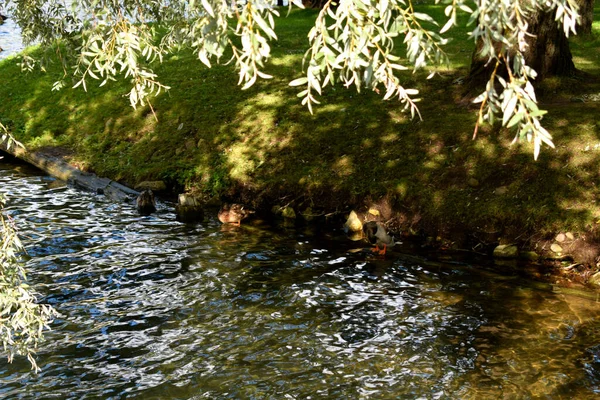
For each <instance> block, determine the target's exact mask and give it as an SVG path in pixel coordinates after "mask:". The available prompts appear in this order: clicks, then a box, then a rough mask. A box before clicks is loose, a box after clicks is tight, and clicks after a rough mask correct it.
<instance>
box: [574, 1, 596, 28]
mask: <svg viewBox="0 0 600 400" xmlns="http://www.w3.org/2000/svg"><path fill="white" fill-rule="evenodd" d="M577 5H579V14H580V15H581V22H580V23H579V24H577V35H581V36H587V35H590V34H591V33H592V23H593V22H594V0H577Z"/></svg>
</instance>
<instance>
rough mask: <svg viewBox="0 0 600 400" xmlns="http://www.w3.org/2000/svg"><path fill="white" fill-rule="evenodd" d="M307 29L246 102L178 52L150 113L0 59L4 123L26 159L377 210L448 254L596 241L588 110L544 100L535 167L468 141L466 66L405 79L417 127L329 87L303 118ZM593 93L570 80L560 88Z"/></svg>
mask: <svg viewBox="0 0 600 400" xmlns="http://www.w3.org/2000/svg"><path fill="white" fill-rule="evenodd" d="M308 13H313V14H314V11H313V10H310V11H308ZM306 20H307V18H304V17H303V14H302V13H293V14H292V15H291V16H290V17H289V18H287V19H286V20H285V21H286V22H285V23H284V22H283V21H282V23H281V29H280V30H279V31H278V34H279V36H280V40H279V41H278V42H277V43H276V44H274V47H273V60H272V62H271V64H270V65H269V67H268V71H267V72H269V73H271V74H273V75H274V76H275V78H274V79H272V80H268V81H262V82H259V83H257V84H256V85H255V86H254V87H253V88H251V89H249V90H247V91H241V90H240V89H239V87H238V86H236V81H237V77H236V74H235V71H234V70H233V69H232V68H230V67H226V66H217V67H214V68H212V69H206V68H203V67H202V66H200V63H199V62H198V61H197V60H196V59H195V57H194V56H193V55H192V54H190V53H186V52H181V53H179V54H175V55H172V56H171V57H170V58H168V59H166V60H165V62H164V63H163V64H162V65H159V66H157V67H156V71H157V73H158V74H159V77H161V79H163V82H164V83H165V84H166V85H169V86H171V87H172V89H171V91H170V92H168V93H165V94H162V95H161V96H159V97H158V98H156V99H154V101H153V110H151V109H150V108H149V107H148V106H145V107H140V108H138V109H137V110H133V109H131V108H130V107H129V105H128V102H127V99H126V98H125V97H124V96H123V95H124V94H125V93H126V89H125V88H126V85H125V84H124V83H113V84H111V85H112V86H110V87H108V88H96V87H92V86H91V84H92V83H94V82H91V83H90V86H89V87H88V93H84V92H83V91H81V90H64V91H61V92H59V93H55V92H51V90H50V89H51V85H52V82H53V81H54V80H55V79H57V77H58V76H60V75H59V71H58V70H57V71H50V73H48V74H45V75H40V74H31V75H21V74H20V73H19V72H18V67H17V66H16V63H15V62H14V61H5V62H3V63H2V64H0V70H1V73H2V75H3V76H6V77H8V78H7V79H6V80H5V81H4V85H3V87H2V88H0V96H1V97H2V98H3V99H4V101H3V104H2V105H0V112H1V114H2V116H3V118H4V119H3V121H5V122H6V121H7V122H9V125H11V127H12V129H13V131H14V132H15V133H16V134H17V137H18V138H19V139H20V140H23V141H24V142H26V143H27V144H28V145H29V146H30V147H42V146H45V145H49V146H56V145H59V146H67V147H69V148H71V149H72V150H73V151H74V161H76V162H78V163H79V164H80V165H83V166H85V167H87V168H89V169H91V170H93V171H94V172H96V173H97V174H99V175H103V176H107V177H110V178H112V179H116V180H120V181H122V182H123V183H126V184H129V185H135V184H136V183H138V182H140V181H144V180H153V179H162V180H165V181H166V182H168V183H169V185H170V186H171V187H173V188H174V190H193V191H198V192H201V193H205V194H206V196H213V195H217V196H226V197H229V198H234V199H235V198H237V199H238V200H241V201H245V202H248V203H252V205H253V206H255V207H257V208H259V209H260V208H262V209H267V210H270V209H271V206H272V205H274V204H277V205H290V206H292V207H294V208H295V209H296V211H300V212H302V211H304V210H306V209H307V208H310V209H311V210H313V211H316V212H317V213H319V212H320V213H325V212H331V211H340V212H346V211H348V210H350V209H352V208H354V209H361V210H363V211H364V210H366V208H367V207H368V206H370V205H373V204H376V205H378V206H380V208H381V210H382V214H383V217H384V218H386V219H390V218H393V219H395V220H396V222H395V224H393V225H394V226H395V227H396V228H398V229H400V230H402V231H404V232H418V233H422V234H424V235H428V236H433V237H436V236H441V237H442V238H444V239H446V240H447V241H449V242H454V243H455V245H456V246H459V247H461V246H472V245H474V244H476V243H481V242H483V243H487V242H489V243H498V242H500V241H503V242H511V241H517V242H525V243H527V242H533V241H536V240H539V239H543V238H546V239H549V238H551V237H553V235H555V234H556V233H557V232H559V231H568V230H572V231H574V232H576V233H580V234H581V235H582V237H583V235H588V236H586V237H585V238H587V239H586V240H592V239H593V240H595V236H594V235H595V234H593V235H592V236H589V234H590V232H594V231H595V228H594V227H595V224H596V222H597V221H598V220H600V208H599V207H598V205H597V204H596V202H595V198H596V196H597V195H598V188H597V186H596V182H598V177H599V176H598V175H599V171H598V168H597V165H598V163H599V162H600V137H599V133H598V123H597V122H596V119H595V115H596V113H597V111H598V106H597V105H598V103H575V102H569V103H568V104H561V105H560V106H555V105H552V104H550V105H549V108H550V109H551V113H550V114H549V116H548V117H547V118H546V119H545V121H546V124H547V125H546V126H547V128H548V129H549V130H550V132H551V133H552V134H553V136H554V140H555V143H556V145H557V148H556V149H555V150H554V149H549V148H545V149H544V150H543V151H542V154H541V156H540V159H539V160H538V161H534V160H533V156H532V149H531V146H530V145H528V144H526V143H525V144H517V145H513V146H510V141H511V140H512V137H510V134H509V133H508V132H504V131H500V132H498V131H496V130H492V129H487V130H486V129H483V130H482V131H480V133H479V137H478V139H477V140H475V141H473V140H472V139H471V136H472V130H473V126H474V123H475V119H476V114H475V111H474V110H473V109H469V108H467V107H465V106H463V105H460V103H459V102H458V101H457V100H458V99H459V98H460V93H461V91H462V88H461V87H460V86H459V85H457V84H455V79H456V78H457V77H459V76H460V75H461V74H463V75H464V71H462V70H459V71H454V72H451V73H443V74H442V75H440V76H439V77H437V78H435V79H434V80H432V81H428V82H427V83H426V84H424V83H423V80H421V79H418V78H419V77H418V76H417V77H415V76H412V75H410V76H408V77H407V82H408V83H407V87H410V86H411V84H414V85H415V86H416V87H418V88H419V89H420V90H421V93H422V97H423V99H424V101H423V103H422V104H421V108H420V109H421V114H422V115H423V118H424V120H423V121H419V120H418V119H416V120H411V119H410V118H409V117H408V116H407V115H406V114H405V113H404V112H402V110H401V109H400V106H399V104H398V103H397V102H395V101H393V100H392V101H388V102H383V101H382V100H381V98H380V97H379V96H377V95H375V94H373V93H360V94H358V93H356V92H353V91H351V90H346V89H344V88H341V87H335V88H328V89H326V90H325V92H324V94H323V96H322V98H321V100H322V104H321V105H319V106H317V107H316V108H315V114H314V115H311V114H310V113H309V112H308V111H307V110H306V108H305V107H303V106H302V105H301V104H300V101H299V99H298V98H297V97H296V96H295V95H296V93H297V91H298V88H290V87H289V86H288V85H287V83H288V81H289V80H291V79H294V78H296V77H298V76H299V75H300V73H301V70H302V66H301V59H302V50H303V49H304V46H305V37H306V36H305V33H302V34H299V33H298V32H299V31H302V30H304V32H307V31H308V27H309V24H307V23H306ZM576 54H577V53H576ZM576 57H578V56H576ZM595 88H600V85H599V84H598V83H594V82H592V84H590V83H589V82H588V83H587V84H586V85H585V86H584V85H583V82H581V85H580V86H579V87H577V88H571V89H572V90H573V91H580V92H585V93H587V92H589V90H595ZM153 111H154V113H155V115H156V119H155V115H154V114H153ZM382 199H383V200H382Z"/></svg>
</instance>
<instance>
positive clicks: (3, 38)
mask: <svg viewBox="0 0 600 400" xmlns="http://www.w3.org/2000/svg"><path fill="white" fill-rule="evenodd" d="M0 48H2V50H3V51H0V60H2V59H4V58H6V57H8V56H10V55H13V54H16V53H18V52H19V51H21V50H23V49H24V46H23V41H22V40H21V30H20V29H19V27H18V26H17V25H16V24H15V23H14V21H13V20H12V19H10V18H9V19H7V20H6V21H5V22H4V23H3V24H0Z"/></svg>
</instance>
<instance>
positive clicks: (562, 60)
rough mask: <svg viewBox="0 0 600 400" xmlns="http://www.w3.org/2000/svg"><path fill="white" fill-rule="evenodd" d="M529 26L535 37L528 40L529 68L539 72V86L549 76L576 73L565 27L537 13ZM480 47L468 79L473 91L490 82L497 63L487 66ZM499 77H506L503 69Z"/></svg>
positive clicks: (480, 45)
mask: <svg viewBox="0 0 600 400" xmlns="http://www.w3.org/2000/svg"><path fill="white" fill-rule="evenodd" d="M586 1H587V0H586ZM529 23H530V29H529V32H530V33H531V34H532V35H533V36H532V37H529V38H528V40H527V42H528V44H529V47H528V48H527V50H526V51H525V54H524V55H525V60H526V62H527V65H529V66H530V67H531V68H533V69H535V71H536V72H537V73H538V76H537V79H536V83H539V82H541V81H542V80H543V79H544V78H546V77H548V76H565V75H572V74H574V73H575V71H576V70H575V65H574V64H573V56H572V55H571V49H570V48H569V41H568V39H567V37H566V36H565V33H564V31H563V29H562V26H559V25H558V23H557V22H556V21H555V20H554V14H553V13H541V12H540V13H537V14H536V15H534V17H533V18H532V19H531V21H529ZM498 46H500V45H498ZM481 47H482V43H478V44H477V46H476V48H475V51H474V52H473V58H472V60H471V70H470V71H469V76H468V78H467V81H468V83H469V86H470V87H472V88H474V87H479V86H481V84H483V83H485V82H487V81H488V79H489V76H490V74H491V73H492V71H493V70H494V66H495V64H494V62H490V63H489V64H488V63H487V59H482V58H481V57H480V55H479V52H480V50H481ZM486 64H487V65H486ZM498 74H499V75H501V76H503V77H506V76H507V73H506V68H505V67H503V68H500V69H499V71H498Z"/></svg>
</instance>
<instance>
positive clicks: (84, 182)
mask: <svg viewBox="0 0 600 400" xmlns="http://www.w3.org/2000/svg"><path fill="white" fill-rule="evenodd" d="M0 150H2V151H4V152H6V153H8V154H11V155H13V156H15V157H17V158H18V159H21V160H23V161H25V162H27V163H29V164H32V165H34V166H36V167H38V168H39V169H41V170H42V171H44V172H46V173H48V174H49V175H51V176H53V177H55V178H58V179H60V180H63V181H65V182H67V183H69V184H71V185H73V186H75V187H78V188H80V189H84V190H88V191H91V192H94V193H97V194H103V195H105V196H106V197H108V198H110V199H111V200H113V201H117V202H129V201H131V202H133V201H135V199H136V198H137V196H138V195H139V194H140V193H139V192H138V191H136V190H133V189H131V188H129V187H127V186H125V185H122V184H120V183H118V182H115V181H112V180H110V179H108V178H100V177H98V176H96V174H92V173H90V172H84V171H81V170H79V169H77V168H75V167H74V166H72V165H70V164H68V163H67V162H65V161H64V160H63V159H61V158H60V157H55V156H53V155H51V154H46V153H44V152H36V151H28V150H26V149H24V148H23V147H20V146H16V145H15V144H14V143H13V144H11V145H10V146H8V145H7V143H6V142H2V143H0Z"/></svg>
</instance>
